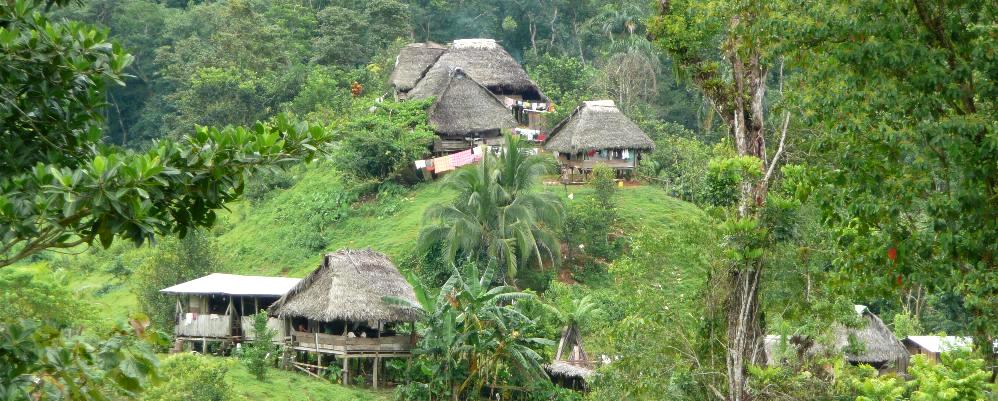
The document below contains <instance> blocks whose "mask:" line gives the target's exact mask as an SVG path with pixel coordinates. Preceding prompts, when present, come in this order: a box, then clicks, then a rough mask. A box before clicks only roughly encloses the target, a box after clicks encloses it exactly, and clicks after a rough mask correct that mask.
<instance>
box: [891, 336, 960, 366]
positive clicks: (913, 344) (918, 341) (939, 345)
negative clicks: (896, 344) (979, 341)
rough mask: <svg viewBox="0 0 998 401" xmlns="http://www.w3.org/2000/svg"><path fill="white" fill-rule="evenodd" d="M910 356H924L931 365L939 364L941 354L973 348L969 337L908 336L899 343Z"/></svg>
mask: <svg viewBox="0 0 998 401" xmlns="http://www.w3.org/2000/svg"><path fill="white" fill-rule="evenodd" d="M901 343H903V344H904V347H905V348H906V349H907V350H908V353H909V354H911V355H925V357H926V358H927V359H928V360H929V361H930V362H933V363H939V358H940V357H941V356H942V354H943V352H950V351H955V350H959V349H966V350H969V349H970V347H971V346H973V344H974V342H973V339H972V338H970V337H957V336H908V337H906V338H905V339H904V340H902V341H901Z"/></svg>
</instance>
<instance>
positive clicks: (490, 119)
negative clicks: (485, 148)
mask: <svg viewBox="0 0 998 401" xmlns="http://www.w3.org/2000/svg"><path fill="white" fill-rule="evenodd" d="M430 74H442V75H443V76H442V77H435V79H434V86H433V87H430V86H424V88H425V89H426V90H425V91H417V90H413V91H412V92H413V93H412V98H413V99H420V98H423V97H428V96H433V97H434V101H433V105H431V106H430V108H429V109H428V110H427V111H426V113H427V115H428V116H429V120H430V126H431V127H432V128H433V131H435V132H436V133H437V134H438V135H439V138H438V139H437V140H436V141H435V142H434V145H433V151H434V153H437V154H448V153H453V152H458V151H462V150H465V149H469V148H471V147H473V146H476V145H480V144H486V145H491V146H498V145H499V144H500V143H501V140H502V138H503V136H502V131H503V130H508V129H511V128H513V127H516V126H517V123H516V120H515V119H513V116H512V115H511V114H510V112H509V109H507V108H506V106H505V105H503V103H502V101H501V100H499V98H497V97H496V96H495V95H494V94H492V92H489V90H488V89H486V88H485V87H484V86H482V85H481V84H480V83H478V82H476V81H475V80H474V79H472V78H471V77H469V76H468V74H466V73H465V71H464V70H463V69H461V68H459V67H454V68H450V69H446V70H445V69H437V70H434V71H431V72H430ZM436 78H439V79H436ZM431 89H432V92H431V91H430V90H431Z"/></svg>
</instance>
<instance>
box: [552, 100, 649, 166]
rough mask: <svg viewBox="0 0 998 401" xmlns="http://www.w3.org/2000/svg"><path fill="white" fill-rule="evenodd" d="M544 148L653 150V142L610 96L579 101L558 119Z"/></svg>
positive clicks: (567, 149)
mask: <svg viewBox="0 0 998 401" xmlns="http://www.w3.org/2000/svg"><path fill="white" fill-rule="evenodd" d="M544 148H545V149H547V150H549V151H553V152H560V153H577V152H581V151H584V150H589V149H597V150H600V149H638V150H654V149H655V142H653V141H652V140H651V138H649V137H648V135H645V133H644V131H641V128H639V127H638V125H637V124H635V123H634V122H633V121H631V119H629V118H627V116H625V115H624V113H622V112H620V109H618V108H617V105H616V104H614V103H613V100H593V101H587V102H582V104H581V105H579V107H577V108H575V110H574V111H573V112H572V114H571V115H569V116H568V118H566V119H564V120H562V121H561V122H560V123H558V125H556V126H555V127H554V129H552V130H551V135H550V136H549V137H548V141H547V143H546V144H545V145H544Z"/></svg>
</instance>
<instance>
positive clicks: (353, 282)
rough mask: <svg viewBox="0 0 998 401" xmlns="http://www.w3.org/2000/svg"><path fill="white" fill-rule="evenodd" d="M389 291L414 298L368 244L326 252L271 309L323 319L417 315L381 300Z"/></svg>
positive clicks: (392, 318)
mask: <svg viewBox="0 0 998 401" xmlns="http://www.w3.org/2000/svg"><path fill="white" fill-rule="evenodd" d="M388 296H391V297H398V298H403V299H407V300H410V301H411V302H413V303H415V302H417V300H416V293H415V291H414V290H413V289H412V285H410V284H409V282H407V281H406V280H405V278H404V277H402V274H400V273H399V271H398V269H396V268H395V265H394V264H392V261H391V260H389V259H388V257H387V256H385V255H384V254H382V253H379V252H375V251H372V250H370V249H365V250H340V251H338V252H336V253H330V254H326V255H325V257H323V258H322V264H321V265H319V268H317V269H315V270H314V271H313V272H312V273H311V274H309V275H308V277H305V278H304V279H302V281H301V282H300V283H298V285H296V286H295V287H294V288H292V289H291V291H288V293H287V294H285V295H284V296H283V297H281V299H279V300H277V302H276V303H274V304H273V305H272V306H271V307H270V313H271V314H273V315H277V316H280V317H305V318H309V319H312V320H318V321H324V322H330V321H333V320H348V321H364V320H376V321H382V322H398V321H406V322H411V321H415V320H418V319H419V318H420V316H421V313H422V312H421V311H419V310H418V309H416V308H412V307H404V306H398V305H393V304H389V303H386V302H385V301H384V298H385V297H388Z"/></svg>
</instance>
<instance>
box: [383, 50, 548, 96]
mask: <svg viewBox="0 0 998 401" xmlns="http://www.w3.org/2000/svg"><path fill="white" fill-rule="evenodd" d="M403 61H404V60H402V59H401V57H400V59H399V65H397V66H396V67H395V68H396V69H402V70H417V69H418V67H419V66H418V65H413V64H416V63H410V65H407V66H402V62H403ZM413 61H415V60H413ZM454 67H457V68H461V69H463V70H464V71H465V72H466V73H467V74H468V75H469V76H471V77H472V78H474V79H475V81H478V82H479V83H481V84H482V85H483V86H485V87H486V88H488V89H489V91H491V92H492V93H494V94H496V95H504V96H507V97H511V98H516V99H528V100H541V99H543V98H544V96H543V95H542V94H541V91H540V88H538V87H537V85H536V84H534V82H533V81H531V80H530V77H529V76H528V75H527V72H526V71H525V70H524V69H523V67H522V66H520V63H518V62H517V61H516V59H514V58H513V56H510V55H509V53H508V52H506V49H504V48H503V47H502V46H500V45H499V43H497V42H496V41H495V40H493V39H459V40H455V41H454V42H453V43H451V45H450V47H449V48H447V50H446V51H444V52H443V54H441V55H440V57H438V58H437V60H436V62H434V63H433V65H432V66H431V67H430V68H429V69H428V70H426V72H425V74H424V75H423V77H422V78H421V79H419V80H418V82H417V83H416V85H415V86H414V87H413V88H412V89H411V90H410V91H408V96H409V97H426V96H433V95H432V93H434V92H436V88H438V87H439V86H440V85H441V82H440V81H441V80H442V79H443V77H445V76H446V75H444V74H441V73H440V72H441V71H444V72H446V71H447V70H448V69H450V68H454ZM393 75H394V72H393ZM400 84H403V83H402V82H400ZM404 87H405V86H404V84H403V85H396V88H399V89H401V88H404Z"/></svg>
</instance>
